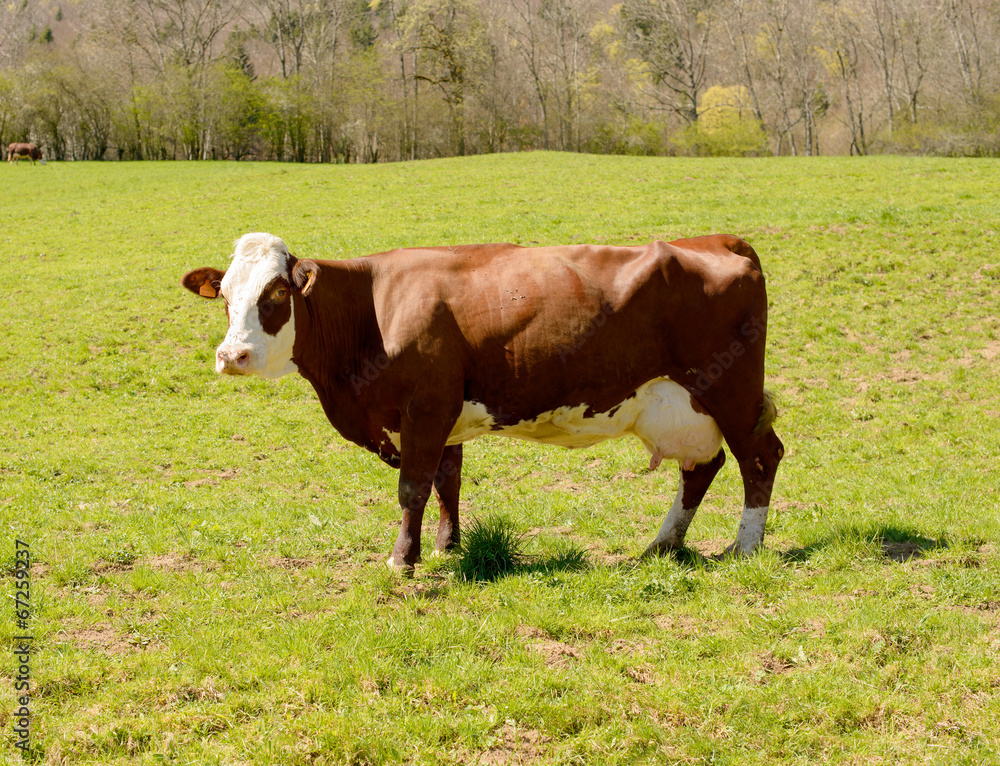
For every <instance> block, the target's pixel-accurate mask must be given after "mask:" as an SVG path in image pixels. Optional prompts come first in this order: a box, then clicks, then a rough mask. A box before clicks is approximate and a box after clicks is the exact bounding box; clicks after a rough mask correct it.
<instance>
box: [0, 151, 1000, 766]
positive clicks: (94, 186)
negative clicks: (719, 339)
mask: <svg viewBox="0 0 1000 766" xmlns="http://www.w3.org/2000/svg"><path fill="white" fill-rule="evenodd" d="M998 178H1000V162H996V161H982V160H977V161H960V160H943V159H940V160H939V159H901V158H870V159H848V158H836V159H834V158H813V159H763V160H688V159H639V158H612V157H600V158H598V157H591V156H581V155H560V154H549V153H536V154H524V155H500V156H487V157H475V158H469V159H461V160H442V161H433V162H424V163H415V164H400V165H379V166H293V165H268V164H264V165H261V164H236V163H225V164H222V163H220V164H212V163H170V164H157V163H141V164H140V163H136V164H83V163H78V164H72V163H50V164H49V165H47V166H45V167H42V166H35V167H31V166H30V165H26V164H24V163H21V164H20V165H19V166H16V167H13V168H12V167H8V166H3V167H0V199H2V210H3V222H4V223H3V227H2V230H0V275H2V281H3V285H4V289H3V311H2V313H0V336H2V340H0V414H2V423H0V444H2V447H0V518H2V521H3V524H2V529H3V536H2V539H0V561H2V563H3V572H4V593H5V595H7V596H8V598H6V599H5V600H4V602H3V607H2V614H0V638H2V643H3V646H4V652H3V659H2V660H0V726H2V728H3V730H4V732H5V734H4V735H3V736H4V743H3V746H2V747H0V757H2V758H8V759H10V761H12V762H13V761H16V760H18V757H17V755H18V751H17V750H16V749H15V748H14V747H13V743H14V736H13V735H12V733H11V732H12V726H13V723H14V720H15V710H16V701H15V694H14V676H15V673H16V663H15V659H14V657H13V653H12V647H13V643H14V641H13V637H14V636H15V635H19V634H20V633H19V629H18V627H17V625H16V623H15V609H14V598H13V594H14V589H15V580H14V577H13V573H14V571H15V539H16V538H20V539H22V540H24V541H26V542H28V543H29V545H30V547H31V552H32V554H33V556H34V561H35V565H34V567H33V569H32V580H31V583H32V591H31V606H32V610H33V613H32V617H31V624H30V629H31V631H32V634H33V636H34V649H35V653H34V655H33V656H32V657H31V674H32V702H31V705H32V712H33V715H34V718H33V721H32V740H31V741H32V747H33V753H34V755H35V756H37V758H38V759H39V760H40V761H42V762H44V763H49V764H78V763H94V764H133V763H138V764H293V765H297V764H341V763H351V764H378V763H386V764H390V763H405V764H410V763H412V764H431V763H435V764H436V763H443V764H467V763H481V764H501V763H510V764H515V763H517V764H529V763H530V764H569V763H580V764H665V763H667V764H673V763H677V764H708V763H714V764H816V763H828V764H881V763H885V764H917V763H920V764H924V763H933V764H983V763H1000V754H998V749H1000V734H998V729H997V721H998V720H1000V663H998V662H997V657H998V652H1000V622H998V617H1000V572H998V569H1000V549H998V545H1000V543H998V540H1000V534H998V533H1000V523H998V520H1000V508H998V497H1000V479H998V472H997V470H996V465H995V463H994V461H995V460H996V459H997V457H998V455H1000V428H998V422H1000V382H998V372H1000V337H998V332H1000V316H998V311H997V309H998V299H1000V196H998V194H997V188H998V187H997V181H998ZM252 230H266V231H271V232H272V233H274V234H277V235H279V236H281V237H283V238H284V239H285V240H286V241H287V242H288V244H289V246H290V247H291V249H292V251H293V252H295V253H296V254H298V255H300V256H303V257H310V256H312V257H323V258H345V257H349V256H353V255H361V254H364V253H367V252H373V251H378V250H386V249H389V248H392V247H396V246H404V245H436V244H453V243H462V242H489V241H501V240H508V241H513V242H518V243H521V244H534V243H540V244H549V243H571V242H602V243H618V244H636V243H640V242H645V241H648V240H651V239H654V238H663V239H669V238H677V237H681V236H689V235H695V234H703V233H709V232H712V231H727V232H731V233H734V234H739V235H741V236H743V237H745V238H747V239H748V240H750V242H751V243H752V244H753V245H754V247H755V248H756V249H757V251H758V253H759V254H760V255H761V258H762V260H763V263H764V269H765V273H766V274H767V277H768V289H769V297H770V302H771V309H770V328H769V352H768V374H769V387H770V388H771V389H773V391H774V392H775V394H776V395H777V397H778V401H779V406H780V409H781V417H780V419H779V421H778V423H777V426H776V429H777V431H778V434H779V435H780V437H781V438H782V440H783V441H784V443H785V447H786V450H787V455H786V458H785V460H784V462H783V463H782V465H781V468H780V470H779V473H778V479H777V482H776V484H775V494H774V497H775V502H774V505H773V506H772V513H771V516H770V518H769V521H768V528H767V536H766V538H765V548H766V549H765V550H764V551H763V552H761V553H759V554H758V555H756V556H754V557H752V558H751V559H748V560H736V561H733V560H728V561H721V562H719V561H715V560H713V559H712V558H711V557H712V555H713V554H716V553H718V552H719V551H721V550H722V549H723V548H724V547H725V545H726V544H727V543H728V542H731V541H732V539H733V537H734V535H735V532H736V527H737V524H738V521H739V512H740V505H741V501H742V487H741V484H740V482H739V477H738V471H737V468H736V466H735V461H732V460H730V461H729V462H728V463H727V465H726V466H725V468H724V469H723V471H722V473H721V474H720V476H719V477H718V479H717V480H716V482H715V484H714V485H713V487H712V489H711V490H710V492H709V495H708V497H707V498H706V502H705V504H704V505H703V506H702V509H701V511H700V512H699V514H698V515H697V516H696V517H695V521H694V523H693V525H692V527H691V529H690V531H689V533H688V538H687V539H688V544H689V546H690V551H689V554H688V555H685V556H681V557H679V559H677V560H675V559H673V558H670V559H663V560H659V561H652V562H644V563H641V564H639V563H637V561H636V556H637V555H638V554H639V553H641V552H642V551H643V549H644V548H645V546H646V545H647V544H648V543H649V542H650V541H651V539H652V537H653V535H654V534H655V532H656V530H657V529H658V527H659V524H660V521H661V519H662V517H663V515H664V514H665V513H666V510H667V508H668V507H669V505H670V502H671V500H672V498H673V493H674V490H675V487H676V481H677V476H676V469H675V468H674V467H673V466H672V465H670V466H664V467H662V468H661V469H660V470H659V471H657V472H655V473H652V474H650V473H648V472H647V471H646V470H645V468H646V464H647V462H648V457H647V455H646V454H645V452H644V450H643V449H642V447H641V445H639V443H638V442H636V441H631V442H629V441H620V442H613V443H606V444H604V445H601V446H599V447H596V448H593V449H590V450H585V451H565V450H559V449H555V448H544V447H540V446H536V445H532V444H527V443H521V442H514V441H501V440H499V439H494V438H486V439H481V440H478V441H475V442H473V443H471V444H470V445H468V446H467V447H466V450H465V471H464V477H465V482H464V486H463V508H464V514H465V518H466V519H469V518H471V517H480V518H481V517H485V516H487V515H489V514H494V513H496V514H500V515H504V516H506V517H508V518H509V519H510V520H511V521H512V523H513V524H514V527H515V528H516V530H517V532H519V533H521V534H523V535H524V540H525V553H526V554H527V559H526V561H525V562H524V563H523V564H522V565H521V566H520V567H519V568H518V569H517V570H516V571H515V573H514V574H512V575H509V576H507V577H504V578H501V579H499V580H496V581H494V582H487V583H469V582H465V581H462V580H461V579H460V578H457V577H456V576H454V574H452V572H453V569H452V568H451V567H450V566H449V565H448V562H447V561H445V562H437V563H435V562H432V561H430V559H429V557H427V556H426V554H427V553H428V551H427V550H425V561H426V562H427V563H425V564H424V565H421V566H419V567H418V569H417V573H416V576H415V577H414V578H413V579H403V578H400V577H399V576H397V575H394V574H393V573H391V572H390V571H388V570H387V569H385V567H383V566H382V565H381V562H383V561H384V559H385V557H386V556H387V555H388V552H389V550H390V549H391V547H392V542H393V541H394V539H395V536H396V532H397V524H398V512H397V510H396V507H395V497H396V486H395V482H396V474H395V472H394V471H392V470H391V469H389V468H387V467H386V466H384V465H383V464H381V463H380V462H379V461H378V460H377V459H376V458H375V457H374V456H373V455H370V454H368V453H366V452H364V451H363V450H361V449H360V448H357V447H354V446H353V445H349V444H348V443H346V442H345V441H344V440H343V439H342V438H341V437H340V436H339V435H338V434H337V433H336V432H334V431H333V430H332V428H331V427H330V426H329V424H328V423H327V422H326V419H325V418H324V416H323V414H322V412H321V410H320V407H319V404H318V402H317V400H316V399H315V397H314V395H313V393H312V391H311V389H310V388H309V386H308V385H307V384H306V383H305V382H304V381H303V380H301V379H299V378H292V377H291V376H290V377H289V378H287V379H283V380H282V381H280V382H277V383H274V382H266V381H262V380H247V379H230V378H226V379H223V378H220V377H218V376H216V375H215V373H214V371H213V366H212V359H213V354H214V349H215V346H216V345H217V344H218V343H219V341H220V340H221V338H222V337H223V335H224V332H225V316H224V313H223V311H222V309H221V307H219V306H217V305H215V304H210V303H208V302H205V301H199V300H198V299H196V298H195V297H194V296H191V295H190V294H189V293H187V292H186V291H183V290H182V289H181V288H180V286H179V279H180V276H181V274H182V273H183V272H185V271H186V270H188V269H190V268H193V267H196V266H201V265H216V266H219V267H224V266H225V264H226V262H227V258H228V255H229V253H230V252H231V244H232V241H233V240H234V239H236V238H237V237H238V236H239V235H240V234H242V233H244V232H246V231H252ZM424 540H425V545H427V546H429V545H430V544H431V543H432V541H433V534H426V533H425V536H424Z"/></svg>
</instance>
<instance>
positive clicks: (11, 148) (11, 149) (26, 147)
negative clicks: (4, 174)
mask: <svg viewBox="0 0 1000 766" xmlns="http://www.w3.org/2000/svg"><path fill="white" fill-rule="evenodd" d="M0 145H2V144H0ZM21 157H30V158H31V164H32V165H34V164H35V160H40V159H42V150H41V149H39V148H38V147H37V146H35V145H34V144H9V145H8V146H7V162H9V163H10V164H11V165H13V164H14V162H15V161H16V160H19V159H21Z"/></svg>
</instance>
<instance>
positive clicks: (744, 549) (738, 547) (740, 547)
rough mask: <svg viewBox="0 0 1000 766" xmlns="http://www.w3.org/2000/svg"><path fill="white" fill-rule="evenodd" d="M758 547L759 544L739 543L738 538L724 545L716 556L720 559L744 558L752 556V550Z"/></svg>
mask: <svg viewBox="0 0 1000 766" xmlns="http://www.w3.org/2000/svg"><path fill="white" fill-rule="evenodd" d="M759 547H760V545H759V544H757V545H744V544H742V543H740V541H739V540H737V541H736V542H734V543H732V544H731V545H728V546H726V549H725V550H724V551H723V552H722V553H720V554H719V555H718V557H717V558H720V559H727V558H734V559H745V558H748V557H750V556H752V555H753V553H754V551H756V550H757V549H758V548H759Z"/></svg>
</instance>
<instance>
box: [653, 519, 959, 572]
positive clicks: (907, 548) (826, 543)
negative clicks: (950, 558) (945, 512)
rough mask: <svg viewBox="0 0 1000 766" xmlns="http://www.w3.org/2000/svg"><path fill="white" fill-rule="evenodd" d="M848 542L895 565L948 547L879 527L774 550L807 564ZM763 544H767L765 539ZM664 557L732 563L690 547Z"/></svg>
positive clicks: (728, 557)
mask: <svg viewBox="0 0 1000 766" xmlns="http://www.w3.org/2000/svg"><path fill="white" fill-rule="evenodd" d="M852 541H853V542H860V541H865V542H873V543H876V544H877V545H878V546H879V548H880V549H881V553H882V556H883V558H884V560H885V561H892V562H895V563H897V564H901V563H904V562H906V561H910V560H912V559H922V558H924V557H925V556H926V555H927V552H928V551H931V550H935V549H941V548H948V547H949V542H948V540H947V538H944V537H940V538H932V537H927V536H926V535H923V534H921V533H920V532H919V531H917V530H915V529H912V528H907V527H901V526H897V525H893V524H879V525H873V526H856V525H845V526H839V527H834V528H833V529H831V530H830V532H829V533H828V534H826V535H823V536H822V537H820V538H818V539H817V540H814V541H812V542H809V543H807V544H805V545H792V546H790V547H786V548H776V549H774V550H775V551H776V553H777V555H778V556H779V558H780V559H781V560H782V561H783V562H785V563H801V562H805V561H809V560H810V559H812V558H814V557H815V556H816V555H818V554H820V553H822V552H823V551H825V550H827V549H829V548H831V547H833V546H834V545H837V544H841V543H846V544H849V543H851V542H852ZM764 544H765V546H766V545H767V540H766V538H765V541H764ZM665 555H668V556H670V557H672V558H673V559H674V561H676V562H677V563H678V564H679V565H680V566H682V567H685V568H690V569H698V568H713V567H718V566H724V565H726V564H727V563H730V562H733V561H734V560H735V558H734V556H733V555H732V554H728V553H726V552H725V551H724V550H723V551H720V552H718V553H715V554H706V553H703V552H701V551H699V550H697V549H696V548H693V547H685V548H682V549H680V550H676V551H672V552H670V553H669V554H665Z"/></svg>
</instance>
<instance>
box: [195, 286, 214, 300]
mask: <svg viewBox="0 0 1000 766" xmlns="http://www.w3.org/2000/svg"><path fill="white" fill-rule="evenodd" d="M198 295H202V296H204V297H206V298H214V297H215V296H216V292H215V288H214V287H212V283H211V282H203V283H202V285H201V287H199V288H198Z"/></svg>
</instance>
